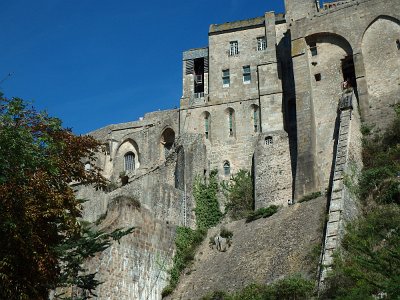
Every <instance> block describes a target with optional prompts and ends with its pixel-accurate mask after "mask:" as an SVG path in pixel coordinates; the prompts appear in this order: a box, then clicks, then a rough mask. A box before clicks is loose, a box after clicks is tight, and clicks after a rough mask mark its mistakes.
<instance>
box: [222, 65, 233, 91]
mask: <svg viewBox="0 0 400 300" xmlns="http://www.w3.org/2000/svg"><path fill="white" fill-rule="evenodd" d="M230 84H231V78H230V74H229V69H226V70H222V86H223V87H229V85H230Z"/></svg>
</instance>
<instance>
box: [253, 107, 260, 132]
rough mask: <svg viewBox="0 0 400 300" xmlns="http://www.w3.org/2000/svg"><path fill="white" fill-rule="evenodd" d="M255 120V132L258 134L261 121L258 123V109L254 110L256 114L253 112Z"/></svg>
mask: <svg viewBox="0 0 400 300" xmlns="http://www.w3.org/2000/svg"><path fill="white" fill-rule="evenodd" d="M253 114H254V115H253V120H254V132H258V123H259V121H258V108H255V109H254V112H253Z"/></svg>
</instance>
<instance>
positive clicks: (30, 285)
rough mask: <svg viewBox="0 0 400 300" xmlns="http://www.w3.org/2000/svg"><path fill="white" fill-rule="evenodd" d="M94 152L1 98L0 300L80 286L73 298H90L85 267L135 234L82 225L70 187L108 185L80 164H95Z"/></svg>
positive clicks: (56, 124) (48, 120)
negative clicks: (86, 262)
mask: <svg viewBox="0 0 400 300" xmlns="http://www.w3.org/2000/svg"><path fill="white" fill-rule="evenodd" d="M99 146H100V145H99V143H98V142H97V141H96V140H94V139H93V138H92V137H90V136H75V135H74V134H72V133H71V131H70V130H69V129H64V128H62V126H61V121H60V120H59V119H57V118H53V117H50V116H48V115H47V114H46V113H42V112H37V111H36V110H35V109H34V108H32V107H29V106H28V105H27V104H26V103H24V101H23V100H21V99H18V98H14V99H11V100H10V99H6V98H4V97H2V96H0V245H1V247H0V299H48V294H49V291H50V290H52V289H55V288H57V287H76V288H78V290H81V291H82V293H80V296H79V297H78V296H76V297H75V298H76V299H87V298H88V297H89V296H90V295H91V294H92V293H93V290H94V289H95V287H96V286H97V284H98V282H97V281H96V280H95V278H94V276H95V274H87V273H86V272H85V269H84V268H83V267H82V263H83V261H84V260H85V259H86V258H88V257H90V256H93V255H94V253H96V252H98V251H101V250H104V249H105V248H106V247H108V245H109V244H110V243H111V241H112V240H114V239H116V240H118V239H120V238H121V237H122V236H123V235H125V234H127V233H129V232H131V231H132V228H129V229H127V230H126V231H123V230H116V231H114V232H111V233H104V232H96V231H95V230H94V229H91V228H90V227H88V226H86V225H85V224H83V223H82V221H80V217H81V209H82V206H81V204H82V201H80V200H79V199H76V197H75V195H74V192H73V190H72V188H71V185H70V184H71V183H72V182H80V183H82V184H93V185H94V186H95V187H97V188H102V187H103V186H105V184H106V181H105V179H104V178H103V177H102V176H101V174H100V170H99V169H98V168H96V167H93V168H91V169H90V170H88V171H85V168H84V165H83V163H82V158H86V159H88V160H89V161H91V162H94V161H95V155H96V152H97V151H98V149H99ZM67 296H68V297H69V296H72V295H71V294H69V295H68V294H66V295H65V298H67Z"/></svg>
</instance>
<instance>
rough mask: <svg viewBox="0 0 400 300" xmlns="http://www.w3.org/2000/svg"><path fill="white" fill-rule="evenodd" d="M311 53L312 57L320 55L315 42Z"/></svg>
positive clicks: (311, 46) (311, 44)
mask: <svg viewBox="0 0 400 300" xmlns="http://www.w3.org/2000/svg"><path fill="white" fill-rule="evenodd" d="M310 52H311V56H317V55H318V49H317V43H315V42H312V43H310Z"/></svg>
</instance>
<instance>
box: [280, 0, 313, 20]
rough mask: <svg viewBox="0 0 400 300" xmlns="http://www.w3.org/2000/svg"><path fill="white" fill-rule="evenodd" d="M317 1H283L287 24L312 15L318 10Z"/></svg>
mask: <svg viewBox="0 0 400 300" xmlns="http://www.w3.org/2000/svg"><path fill="white" fill-rule="evenodd" d="M318 7H319V5H318V0H285V10H286V21H287V22H288V23H290V22H292V21H296V20H299V19H302V18H305V17H307V16H309V15H313V14H315V13H316V12H317V10H318Z"/></svg>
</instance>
